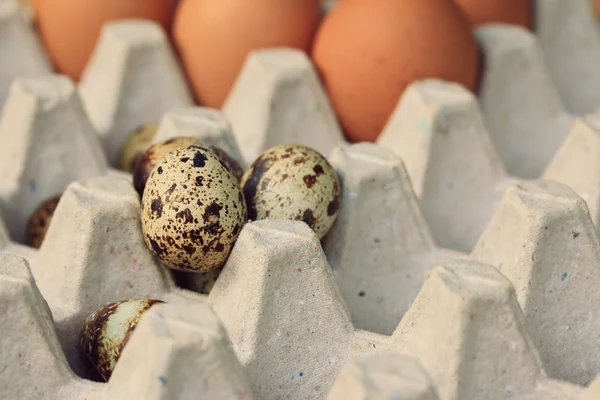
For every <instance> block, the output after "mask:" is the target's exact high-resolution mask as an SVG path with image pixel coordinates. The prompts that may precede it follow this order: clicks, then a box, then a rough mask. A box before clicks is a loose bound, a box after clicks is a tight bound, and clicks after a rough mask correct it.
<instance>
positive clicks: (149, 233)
mask: <svg viewBox="0 0 600 400" xmlns="http://www.w3.org/2000/svg"><path fill="white" fill-rule="evenodd" d="M141 220H142V231H143V233H144V240H145V241H146V244H147V245H148V247H149V248H150V250H151V251H152V252H153V253H154V254H155V255H156V256H158V257H159V258H160V259H161V260H162V261H163V263H164V264H165V265H166V266H168V267H170V268H173V269H177V270H183V271H191V272H208V271H211V270H214V269H216V268H219V267H222V266H223V265H224V264H225V261H227V257H229V253H230V252H231V249H232V248H233V245H234V244H235V241H236V240H237V237H238V235H239V233H240V231H241V230H242V227H243V226H244V224H245V223H246V221H247V212H246V202H245V200H244V195H243V193H242V190H241V188H240V185H239V183H238V181H237V179H236V178H235V176H234V175H233V174H232V173H231V171H229V169H228V167H227V166H226V165H225V163H224V162H223V160H221V159H220V158H219V157H218V156H217V155H216V154H215V153H213V152H212V151H211V150H208V149H206V148H203V147H200V146H189V147H186V148H181V149H177V150H174V151H172V152H170V153H169V154H167V155H166V156H165V157H164V158H163V159H162V160H161V161H160V163H159V164H158V165H157V166H156V168H154V170H153V171H152V173H151V175H150V177H149V178H148V182H147V183H146V189H145V190H144V195H143V197H142V216H141Z"/></svg>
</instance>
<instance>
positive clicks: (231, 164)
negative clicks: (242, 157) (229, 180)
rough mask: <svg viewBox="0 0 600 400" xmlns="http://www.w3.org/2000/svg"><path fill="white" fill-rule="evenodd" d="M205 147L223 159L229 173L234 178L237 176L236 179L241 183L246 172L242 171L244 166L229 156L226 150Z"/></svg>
mask: <svg viewBox="0 0 600 400" xmlns="http://www.w3.org/2000/svg"><path fill="white" fill-rule="evenodd" d="M205 147H206V148H207V149H209V150H211V151H212V152H213V153H215V154H216V155H217V156H218V157H219V158H220V159H221V161H223V163H224V164H225V167H226V168H227V169H229V171H231V173H232V174H233V176H235V179H237V180H238V182H239V181H240V179H242V175H244V170H243V169H242V166H241V165H240V163H239V162H238V161H237V160H236V159H235V158H233V157H231V156H230V155H229V153H227V152H226V151H225V150H223V149H221V148H220V147H217V146H205Z"/></svg>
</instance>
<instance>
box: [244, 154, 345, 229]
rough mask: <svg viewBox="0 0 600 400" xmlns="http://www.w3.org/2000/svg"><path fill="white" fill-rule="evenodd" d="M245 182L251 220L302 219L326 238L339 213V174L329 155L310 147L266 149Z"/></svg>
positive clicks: (247, 173)
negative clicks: (329, 160)
mask: <svg viewBox="0 0 600 400" xmlns="http://www.w3.org/2000/svg"><path fill="white" fill-rule="evenodd" d="M241 185H242V188H243V191H244V195H245V198H246V202H247V207H248V218H249V219H251V220H257V219H265V218H286V219H293V220H301V221H304V222H305V223H306V224H307V225H308V226H310V227H311V228H312V229H313V230H314V231H315V232H316V233H317V235H318V236H319V238H323V237H324V236H325V234H326V233H327V232H328V231H329V229H330V228H331V226H332V225H333V223H334V222H335V219H336V217H337V214H338V210H339V204H340V183H339V180H338V176H337V174H336V172H335V170H334V169H333V168H332V167H331V165H330V164H329V162H328V161H327V160H326V159H325V157H323V156H322V155H321V154H319V153H318V152H317V151H315V150H313V149H311V148H309V147H306V146H301V145H281V146H276V147H273V148H271V149H269V150H267V151H265V152H264V153H262V154H261V155H260V157H258V159H257V160H256V161H255V162H254V163H253V164H252V165H251V166H250V168H248V170H247V171H246V172H245V173H244V176H243V177H242V181H241Z"/></svg>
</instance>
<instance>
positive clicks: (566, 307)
mask: <svg viewBox="0 0 600 400" xmlns="http://www.w3.org/2000/svg"><path fill="white" fill-rule="evenodd" d="M538 3H539V4H538V21H537V23H538V28H537V29H538V36H534V35H532V34H531V33H528V32H526V31H524V30H521V29H519V28H515V27H509V26H504V25H490V26H486V27H482V28H479V29H478V30H477V31H476V32H475V34H476V36H477V39H478V41H479V42H480V44H481V47H482V50H483V52H484V55H485V61H486V73H485V76H484V77H483V81H482V89H481V93H480V95H479V98H475V97H474V96H473V95H472V94H470V93H469V92H467V91H466V90H465V89H463V88H462V87H460V86H458V85H454V84H450V83H446V82H441V81H435V80H429V81H422V82H417V83H415V84H413V85H412V86H411V87H410V88H409V89H408V90H407V91H406V92H405V94H404V95H403V97H402V98H401V99H400V100H399V103H398V107H397V109H396V111H395V112H394V114H393V116H392V117H391V119H390V121H389V123H388V125H387V127H386V129H385V131H384V132H383V134H382V135H381V137H380V139H379V143H378V144H367V143H361V144H354V145H350V144H348V143H346V142H345V141H344V139H343V135H342V134H341V132H340V129H339V127H338V124H337V122H336V120H335V117H334V115H333V113H332V111H331V107H330V105H329V102H328V100H327V98H326V95H325V93H324V91H323V89H322V87H321V86H320V84H319V81H318V78H317V75H316V73H315V70H314V68H313V66H312V64H311V63H310V61H309V59H308V58H307V57H306V56H305V55H304V54H302V53H300V52H298V51H294V50H290V49H269V50H263V51H258V52H255V53H253V54H251V55H250V56H249V58H248V60H247V63H246V65H245V67H244V69H243V71H242V72H241V74H240V76H239V79H238V81H237V83H236V85H235V87H234V89H233V91H232V93H231V95H230V97H229V99H228V101H227V103H226V104H225V106H224V107H223V109H222V110H221V111H217V110H210V109H206V108H201V107H194V105H193V104H192V100H191V96H190V93H189V90H188V88H187V87H186V84H185V79H184V77H183V74H182V72H181V70H180V69H179V65H178V63H177V61H176V59H175V57H174V52H173V51H172V49H171V47H170V45H169V43H168V41H167V40H166V38H165V35H164V33H163V32H162V31H161V30H160V28H159V27H158V26H157V25H155V24H153V23H149V22H142V21H122V22H118V23H112V24H109V25H107V26H106V28H105V29H104V31H103V34H102V37H101V40H100V42H99V44H98V47H97V49H96V52H95V54H94V57H93V58H92V60H91V61H90V63H89V65H88V67H87V69H86V71H85V73H84V75H83V78H82V80H81V82H80V83H79V85H78V86H77V87H76V86H75V85H74V84H73V82H71V81H70V80H69V79H68V78H66V77H63V76H59V75H55V74H53V73H52V71H51V69H50V66H49V63H48V61H47V58H46V56H45V54H44V53H43V50H42V48H41V46H40V44H39V40H38V39H37V36H36V33H35V31H34V29H33V28H32V27H31V26H30V25H29V23H27V22H26V19H24V18H23V15H22V14H21V13H20V11H19V9H18V8H17V6H16V4H15V3H13V2H12V0H11V1H7V0H3V1H2V2H1V3H0V56H1V57H2V60H3V61H2V63H0V104H3V109H2V114H0V143H2V145H1V146H0V203H1V206H2V213H3V215H4V219H3V220H4V223H2V224H0V225H1V226H0V248H1V249H2V251H1V252H0V318H1V320H0V321H1V322H0V338H1V339H0V398H2V399H66V400H69V399H88V400H92V399H165V400H166V399H252V398H253V399H311V400H312V399H350V400H352V399H367V398H368V399H373V398H378V399H390V400H392V399H415V400H416V399H428V400H429V399H440V400H454V399H457V400H462V399H465V400H470V399H489V400H494V399H528V400H538V399H539V400H547V399H550V400H554V399H555V400H564V399H568V400H584V399H585V400H592V399H594V400H595V399H598V398H600V379H597V380H596V381H594V379H595V378H596V376H598V375H599V374H600V348H599V347H598V332H600V311H599V310H600V241H599V240H598V234H597V228H596V226H598V218H599V217H600V204H599V203H600V179H599V178H600V137H599V136H598V135H599V132H600V121H599V120H598V117H596V116H594V115H593V114H586V113H589V112H592V111H594V110H596V109H598V106H600V95H599V94H600V89H596V87H597V86H600V72H598V70H597V68H596V67H597V65H599V64H600V62H598V61H600V60H598V59H600V34H597V33H596V32H595V30H596V29H597V27H596V23H595V21H594V20H593V17H592V14H591V9H590V6H589V4H588V2H587V1H585V0H570V1H568V2H567V1H561V0H540V1H539V2H538ZM584 39H585V40H584ZM594 60H596V61H594ZM207 62H210V60H207ZM13 78H16V79H13ZM577 115H579V116H577ZM154 120H161V123H160V128H159V132H158V133H157V135H156V137H155V138H154V142H159V141H163V140H165V139H167V138H170V137H174V136H177V135H195V136H198V137H202V138H204V139H205V140H207V141H209V142H211V143H212V144H215V145H217V146H220V147H222V148H224V149H225V150H227V151H228V152H229V153H230V154H231V155H232V156H233V157H235V158H236V159H238V160H239V161H240V162H241V163H242V165H243V166H247V165H249V164H250V163H251V162H252V161H253V160H254V158H255V157H256V156H258V154H260V152H261V151H263V150H264V149H266V148H268V147H271V146H273V145H276V144H280V143H301V144H307V145H309V146H312V147H314V148H316V149H317V150H319V151H321V152H322V153H323V154H324V155H326V156H328V159H329V160H330V162H331V163H332V165H333V166H334V167H335V168H336V170H337V171H338V173H339V176H340V179H341V182H342V186H343V199H342V203H341V209H340V214H339V217H338V220H337V222H336V224H335V225H334V227H333V228H332V230H331V231H330V233H329V234H328V235H327V236H326V237H325V239H324V240H323V241H322V242H321V243H320V242H319V240H318V239H317V237H316V236H315V235H314V234H313V232H312V231H311V230H310V229H309V228H308V226H307V225H305V224H304V223H302V222H297V221H281V220H266V221H256V222H251V223H249V224H247V225H246V227H245V228H244V229H243V231H242V233H241V235H240V237H239V239H238V242H237V243H236V246H235V248H234V250H233V252H232V254H231V256H230V258H229V260H228V262H227V264H226V266H225V267H224V269H223V270H222V272H221V273H220V275H218V272H217V273H213V274H207V275H193V274H187V275H185V276H183V277H182V276H181V275H180V274H178V276H177V279H178V281H179V282H183V285H184V286H185V287H188V288H192V289H195V290H196V291H198V292H208V291H210V294H208V295H206V294H201V293H196V292H194V291H190V290H183V289H180V288H179V287H178V285H176V283H175V279H174V277H173V275H172V273H171V272H170V271H168V270H167V269H166V268H164V267H163V266H162V265H160V264H159V263H158V262H157V261H156V260H155V259H154V258H153V257H152V256H151V254H150V252H149V250H148V249H147V248H146V246H145V244H144V241H143V238H142V234H141V229H140V222H139V214H140V210H139V197H138V196H137V194H136V192H135V191H134V190H133V188H132V185H131V176H130V175H128V174H126V173H122V172H118V171H116V170H114V169H113V168H111V167H110V165H113V164H114V163H115V161H116V158H117V154H118V153H117V152H118V149H119V148H120V146H121V144H122V143H123V141H124V140H125V138H126V137H127V135H128V133H129V132H130V131H131V130H132V129H134V128H136V127H137V126H139V125H140V124H143V123H146V122H150V121H154ZM63 191H64V194H63V196H62V199H61V201H60V203H59V206H58V208H57V209H56V212H55V215H54V217H53V220H52V224H51V225H50V228H49V231H48V233H47V236H46V239H45V241H44V243H43V245H42V247H41V248H40V249H39V250H34V249H31V248H28V247H26V246H24V245H21V244H19V243H20V242H21V241H22V240H23V231H24V227H25V224H26V221H27V218H28V217H29V215H30V214H31V212H32V211H33V210H34V208H35V207H36V206H37V205H38V204H39V203H40V202H41V201H43V200H45V199H46V198H47V197H49V196H51V195H54V194H58V193H61V192H63ZM217 276H218V279H216V277H217ZM215 279H216V282H215ZM213 284H214V286H213ZM137 297H153V298H158V299H162V300H165V301H166V302H167V304H160V305H157V306H155V307H153V308H152V309H151V310H149V311H148V313H147V314H145V315H144V316H143V318H142V319H141V322H140V324H139V325H138V327H137V329H136V330H135V332H134V334H133V335H132V336H131V340H130V342H129V344H128V345H127V347H126V348H125V350H124V352H123V354H122V357H121V359H120V361H119V363H118V364H117V366H116V369H115V371H114V373H113V375H112V378H111V380H110V382H108V383H106V384H104V383H97V382H92V381H90V380H87V379H85V378H87V377H90V376H91V375H90V373H89V370H88V367H87V365H86V364H85V363H84V362H83V360H82V358H81V355H80V353H79V348H78V333H79V329H80V327H81V325H82V323H83V321H84V319H85V318H86V317H87V316H88V315H89V314H90V313H91V312H93V311H94V310H95V309H97V308H98V307H100V306H102V305H104V304H107V303H109V302H112V301H117V300H122V299H128V298H137ZM593 382H595V383H593ZM590 384H591V385H590ZM588 385H590V386H589V388H586V387H587V386H588Z"/></svg>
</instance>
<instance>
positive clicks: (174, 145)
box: [133, 136, 200, 197]
mask: <svg viewBox="0 0 600 400" xmlns="http://www.w3.org/2000/svg"><path fill="white" fill-rule="evenodd" d="M199 143H200V142H199V141H198V138H196V137H193V136H179V137H175V138H172V139H169V140H167V141H166V142H161V143H156V144H153V145H152V146H150V147H149V148H148V149H147V150H146V151H145V152H144V153H142V154H141V155H140V156H139V158H138V159H137V161H136V163H135V167H134V168H133V187H134V188H135V190H136V191H137V192H138V194H139V195H140V197H141V196H142V195H143V194H144V187H145V186H146V181H147V180H148V177H149V176H150V174H151V173H152V170H154V167H156V164H158V163H159V162H160V160H162V158H163V157H164V156H166V155H167V154H169V153H170V152H171V151H173V150H175V149H180V148H182V147H187V146H191V145H195V144H199Z"/></svg>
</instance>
